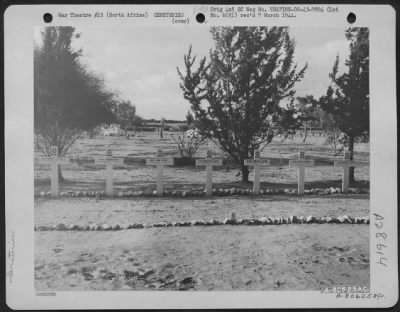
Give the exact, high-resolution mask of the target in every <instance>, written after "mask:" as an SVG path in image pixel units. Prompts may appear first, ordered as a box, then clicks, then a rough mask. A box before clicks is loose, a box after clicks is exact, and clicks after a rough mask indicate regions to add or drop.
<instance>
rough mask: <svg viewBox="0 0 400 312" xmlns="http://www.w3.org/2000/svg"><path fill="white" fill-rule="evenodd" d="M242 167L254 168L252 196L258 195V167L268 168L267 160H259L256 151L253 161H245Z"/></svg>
mask: <svg viewBox="0 0 400 312" xmlns="http://www.w3.org/2000/svg"><path fill="white" fill-rule="evenodd" d="M244 165H245V166H253V168H254V182H253V194H254V195H258V194H259V193H260V167H263V166H269V159H264V158H260V151H259V150H256V151H255V152H254V159H245V160H244Z"/></svg>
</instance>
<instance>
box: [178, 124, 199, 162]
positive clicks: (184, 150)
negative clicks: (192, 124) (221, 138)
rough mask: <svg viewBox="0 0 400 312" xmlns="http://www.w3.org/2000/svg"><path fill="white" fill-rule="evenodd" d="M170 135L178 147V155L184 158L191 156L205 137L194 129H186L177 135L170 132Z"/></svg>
mask: <svg viewBox="0 0 400 312" xmlns="http://www.w3.org/2000/svg"><path fill="white" fill-rule="evenodd" d="M171 137H172V139H173V140H174V142H175V144H176V146H177V148H178V152H179V155H180V156H181V157H184V158H193V156H194V154H195V153H196V152H197V151H198V149H199V148H200V146H201V145H202V144H203V143H204V141H205V138H204V137H203V136H201V135H200V134H199V133H198V131H196V130H188V131H186V132H185V133H183V134H182V135H178V136H175V135H173V134H171Z"/></svg>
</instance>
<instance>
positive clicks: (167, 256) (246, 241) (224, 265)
mask: <svg viewBox="0 0 400 312" xmlns="http://www.w3.org/2000/svg"><path fill="white" fill-rule="evenodd" d="M176 134H177V133H175V135H176ZM325 140H326V138H325V137H323V136H319V135H318V134H315V135H314V136H312V135H310V136H309V138H308V139H307V141H306V143H303V142H302V138H300V137H299V136H295V137H294V138H293V139H291V138H289V139H286V140H285V141H283V142H282V139H281V138H278V137H276V138H274V140H273V142H272V143H271V144H270V145H268V147H267V148H266V149H264V150H263V151H262V153H261V156H262V157H267V158H270V159H271V163H272V166H271V167H266V168H264V169H263V170H262V172H261V187H262V188H264V187H271V188H296V187H297V171H296V169H293V168H289V167H288V166H287V163H288V160H289V159H290V158H294V157H295V156H296V153H297V151H298V150H299V149H300V148H305V149H306V150H307V157H308V158H311V159H314V160H315V163H316V166H315V167H314V168H307V170H306V178H305V179H306V183H305V188H306V189H307V188H317V187H330V186H335V187H338V186H340V183H341V170H340V168H334V167H333V160H334V159H335V156H334V155H333V154H332V152H331V150H330V148H329V146H328V145H326V144H324V141H325ZM106 146H110V147H111V148H112V149H113V154H114V156H115V157H117V158H122V159H124V165H123V166H118V167H115V168H114V173H113V175H114V181H115V182H114V183H115V184H114V186H115V190H116V191H119V190H153V189H155V175H156V170H155V169H154V168H152V167H146V166H145V159H146V158H148V157H154V155H155V152H156V150H157V149H158V148H162V149H163V150H164V153H165V154H166V155H169V156H171V157H175V156H178V155H177V150H176V146H175V145H174V144H173V142H172V139H171V137H170V133H167V132H166V133H165V136H164V139H163V140H160V138H159V136H158V135H157V134H156V133H144V134H143V136H139V137H134V138H131V139H129V140H127V139H126V138H124V137H95V138H93V139H89V138H83V139H81V140H79V141H78V142H77V144H76V146H75V147H74V148H73V149H72V150H71V151H70V153H69V155H67V157H73V158H79V159H81V160H84V161H79V162H77V163H74V164H71V165H66V166H64V167H63V170H62V171H63V175H64V177H65V179H66V181H65V182H63V183H61V184H60V191H68V190H79V191H82V190H84V191H90V190H101V191H102V190H104V186H105V183H104V168H103V167H101V166H98V165H95V164H94V163H93V158H95V157H97V156H102V155H104V150H105V148H106ZM207 149H212V150H213V151H214V156H215V157H225V155H224V154H223V153H222V152H221V151H220V150H218V148H217V147H216V146H215V145H214V144H213V143H212V142H208V143H207V144H205V145H204V146H202V147H201V149H200V150H199V151H198V153H197V154H196V155H195V156H196V157H204V155H205V152H206V150H207ZM35 156H37V157H38V156H40V154H39V153H38V152H37V151H36V153H35ZM336 158H340V156H337V157H336ZM355 159H357V160H360V161H366V162H368V161H369V144H357V145H356V150H355ZM88 160H89V161H88ZM90 161H92V162H90ZM49 176H50V168H49V166H46V165H39V164H38V163H35V176H34V177H35V180H34V185H35V192H39V191H48V190H49V189H50V179H49ZM355 177H356V180H358V184H359V185H360V186H362V187H365V188H369V168H368V167H363V168H357V169H356V171H355ZM252 179H253V173H252V172H251V173H250V181H252ZM204 180H205V170H204V169H203V168H195V167H191V166H186V167H165V168H164V184H165V188H166V189H167V190H170V189H174V190H184V189H203V188H204ZM213 186H214V187H216V188H219V187H232V186H234V187H246V188H250V187H251V182H249V183H241V182H240V176H238V168H237V166H235V165H232V164H229V163H227V164H225V165H224V166H222V167H218V168H215V170H214V171H213ZM232 211H234V212H235V213H236V215H237V218H254V217H263V216H268V217H289V216H291V215H294V216H309V215H313V216H316V217H319V216H331V217H336V216H341V215H348V216H351V217H364V216H368V215H369V195H338V194H335V195H329V196H306V197H297V196H285V195H281V196H278V195H274V196H261V197H251V196H245V197H240V196H233V197H232V196H231V197H224V198H220V197H219V198H201V199H199V198H196V199H195V198H179V199H177V198H143V199H138V198H125V199H120V198H115V199H99V200H96V199H94V198H59V199H57V200H53V199H48V198H37V199H35V225H36V226H41V225H56V224H59V223H64V224H65V225H67V226H68V225H70V224H77V225H88V224H90V223H96V224H103V223H106V224H109V225H116V224H119V225H126V224H130V223H157V222H161V221H167V222H178V221H192V220H206V221H207V220H210V219H218V220H223V219H224V218H226V217H228V216H229V214H230V213H231V212H232ZM34 236H35V288H36V289H37V290H59V291H62V290H144V289H154V290H234V289H237V290H319V289H321V287H326V286H340V285H361V286H369V281H370V274H369V226H368V225H365V224H343V225H340V224H290V225H273V226H272V225H271V226H245V225H237V226H233V225H219V226H210V227H207V226H196V227H168V228H144V229H131V230H121V231H115V232H114V231H107V232H105V231H49V232H35V233H34Z"/></svg>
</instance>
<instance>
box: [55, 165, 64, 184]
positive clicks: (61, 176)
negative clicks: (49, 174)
mask: <svg viewBox="0 0 400 312" xmlns="http://www.w3.org/2000/svg"><path fill="white" fill-rule="evenodd" d="M57 167H58V182H59V183H60V182H64V181H65V179H64V177H63V175H62V172H61V166H60V165H57Z"/></svg>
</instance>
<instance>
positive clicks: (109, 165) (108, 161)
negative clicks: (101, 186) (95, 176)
mask: <svg viewBox="0 0 400 312" xmlns="http://www.w3.org/2000/svg"><path fill="white" fill-rule="evenodd" d="M95 163H96V164H101V165H105V166H106V170H105V178H106V195H107V196H109V197H113V196H114V184H113V167H114V165H122V164H123V160H122V159H114V158H113V154H112V150H111V149H110V148H107V150H106V156H105V157H104V158H99V159H96V160H95Z"/></svg>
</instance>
